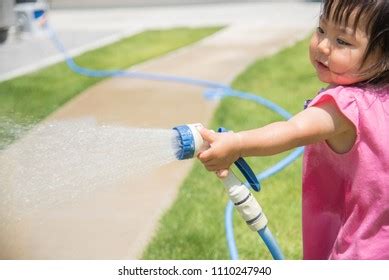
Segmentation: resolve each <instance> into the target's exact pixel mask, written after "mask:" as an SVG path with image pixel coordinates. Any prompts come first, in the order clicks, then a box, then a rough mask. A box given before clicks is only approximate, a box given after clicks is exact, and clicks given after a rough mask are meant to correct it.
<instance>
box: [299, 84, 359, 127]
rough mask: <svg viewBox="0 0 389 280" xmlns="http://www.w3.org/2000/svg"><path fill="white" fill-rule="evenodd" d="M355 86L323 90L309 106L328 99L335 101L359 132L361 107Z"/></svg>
mask: <svg viewBox="0 0 389 280" xmlns="http://www.w3.org/2000/svg"><path fill="white" fill-rule="evenodd" d="M357 90H358V89H356V88H353V87H343V86H338V87H334V88H330V89H326V90H323V91H321V92H320V93H319V94H318V95H317V96H316V97H315V98H314V99H313V100H312V101H310V102H309V104H308V106H307V107H312V106H317V105H318V104H320V103H323V102H326V101H334V102H335V104H336V106H337V107H338V109H339V111H340V112H342V114H343V115H345V116H346V118H348V119H349V120H350V121H351V122H352V123H353V124H354V126H355V128H356V130H357V134H359V109H358V103H357V101H356V97H355V96H356V95H355V91H357Z"/></svg>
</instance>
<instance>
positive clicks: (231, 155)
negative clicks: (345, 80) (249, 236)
mask: <svg viewBox="0 0 389 280" xmlns="http://www.w3.org/2000/svg"><path fill="white" fill-rule="evenodd" d="M349 131H351V132H352V131H354V133H355V128H354V126H353V124H352V123H351V121H350V120H348V119H347V118H346V117H345V116H344V115H343V114H342V113H341V112H340V111H339V109H338V108H337V106H336V104H335V103H334V101H333V100H331V99H330V100H327V101H325V102H323V103H320V104H317V105H316V106H313V107H309V108H307V109H305V110H304V111H302V112H300V113H298V114H297V115H295V116H294V117H293V118H291V119H289V120H288V121H281V122H275V123H271V124H269V125H266V126H264V127H261V128H257V129H253V130H247V131H241V132H238V133H232V132H230V133H219V134H218V133H214V132H212V131H209V130H206V129H203V130H202V131H200V132H201V134H202V136H203V137H204V139H205V140H206V141H208V142H209V143H210V148H209V149H208V150H206V151H204V152H202V153H201V154H200V155H199V156H198V158H199V159H200V160H201V161H202V162H203V164H204V165H205V167H206V168H207V169H208V170H209V171H218V170H223V169H228V168H229V167H230V166H231V164H232V163H233V162H234V161H235V160H236V159H238V158H239V157H240V156H243V157H247V156H268V155H274V154H278V153H281V152H284V151H287V150H290V149H292V148H295V147H299V146H304V145H308V144H312V143H316V142H319V141H322V140H328V139H331V138H334V137H336V136H338V135H341V134H342V133H346V132H349Z"/></svg>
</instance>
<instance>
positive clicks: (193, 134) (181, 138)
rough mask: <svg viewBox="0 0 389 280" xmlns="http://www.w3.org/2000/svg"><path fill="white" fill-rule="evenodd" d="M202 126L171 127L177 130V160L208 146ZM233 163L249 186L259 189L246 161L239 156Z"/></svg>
mask: <svg viewBox="0 0 389 280" xmlns="http://www.w3.org/2000/svg"><path fill="white" fill-rule="evenodd" d="M202 127H203V125H202V124H200V123H196V124H186V125H180V126H176V127H174V128H173V130H176V131H177V132H178V135H177V142H178V146H179V147H178V151H177V153H176V157H177V159H178V160H184V159H189V158H193V157H196V156H197V155H198V154H199V153H200V152H201V151H204V150H206V149H207V148H208V147H209V145H208V143H207V142H206V141H204V139H203V138H202V137H201V134H200V132H199V130H200V129H201V128H202ZM227 131H228V130H227V129H225V128H223V127H221V128H219V129H218V132H219V133H222V132H227ZM234 164H235V165H236V167H238V169H239V170H240V172H242V174H243V176H244V177H245V178H246V180H247V182H248V183H249V185H250V187H252V188H253V189H254V190H255V191H259V190H260V188H261V186H260V184H259V181H258V179H257V177H256V176H255V174H254V172H253V170H252V169H251V167H250V166H249V165H248V164H247V162H246V161H245V160H244V159H243V158H239V159H238V160H237V161H235V162H234Z"/></svg>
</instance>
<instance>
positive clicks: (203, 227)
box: [143, 40, 323, 259]
mask: <svg viewBox="0 0 389 280" xmlns="http://www.w3.org/2000/svg"><path fill="white" fill-rule="evenodd" d="M322 86H323V85H322V84H321V83H320V82H319V81H318V80H317V78H316V75H315V74H314V71H313V68H312V66H311V65H310V63H309V59H308V40H304V41H301V42H299V43H297V44H296V45H295V46H293V47H290V48H287V49H285V50H283V51H281V52H279V53H278V54H275V55H274V56H272V57H270V58H265V59H263V60H260V61H258V62H256V63H254V64H253V65H252V66H250V67H249V68H248V69H247V70H246V71H245V72H244V73H242V74H241V75H240V76H239V77H237V79H236V80H235V81H234V83H233V87H234V88H236V89H239V90H243V91H248V92H252V93H256V94H258V95H261V96H263V97H265V98H268V99H270V100H272V101H273V102H275V103H278V104H279V105H281V106H282V107H284V108H285V109H287V110H288V111H289V112H291V113H297V112H298V111H300V110H302V108H303V104H304V100H305V99H307V98H310V97H312V96H314V95H315V94H316V92H317V91H318V90H319V89H320V88H321V87H322ZM280 119H281V118H280V117H279V116H278V115H276V114H275V113H273V112H271V111H269V110H267V109H265V108H263V107H261V106H258V105H257V104H255V103H252V102H248V101H242V100H238V99H234V98H228V99H224V100H222V102H221V104H220V106H219V107H218V110H217V112H216V114H215V116H214V118H213V120H212V124H211V127H212V128H213V129H217V128H218V127H219V126H224V127H227V128H229V129H233V130H243V129H251V128H257V127H260V126H263V125H265V124H267V123H269V122H273V121H277V120H280ZM285 155H287V153H284V154H281V155H277V156H272V157H263V158H249V164H251V166H252V167H253V169H254V170H255V171H256V173H258V172H260V171H263V170H265V169H266V168H267V167H269V166H270V165H272V164H274V163H276V162H277V161H278V160H279V159H281V158H282V157H284V156H285ZM301 172H302V171H301V158H300V159H299V160H298V161H297V162H295V163H294V164H293V165H292V166H289V167H288V168H286V169H285V170H284V171H283V172H281V173H278V174H276V175H275V176H273V177H271V178H269V179H266V180H264V181H263V182H262V191H261V192H260V193H259V194H256V197H257V198H258V200H259V201H260V203H261V205H262V208H263V209H264V212H265V213H266V215H267V217H268V219H269V227H270V229H271V231H272V232H273V235H275V237H276V238H277V240H278V242H279V244H280V246H281V248H282V249H283V252H284V254H285V256H286V258H288V259H301V258H302V244H301ZM226 202H227V197H226V195H225V193H224V189H223V186H222V184H221V182H220V181H219V180H218V179H217V178H216V176H215V175H214V174H213V173H209V172H207V171H206V170H205V169H204V168H203V166H202V165H201V164H200V163H199V162H197V161H196V162H195V164H194V167H193V169H192V170H191V172H190V174H189V175H188V177H187V178H186V179H185V181H184V183H183V185H182V186H181V188H180V192H179V195H178V197H177V200H176V201H175V203H174V205H173V206H172V207H171V208H170V209H169V210H168V211H167V213H165V215H164V216H163V217H162V219H161V221H160V225H159V228H158V231H157V232H156V234H155V237H154V239H153V240H152V241H151V242H150V244H149V246H148V248H147V249H146V250H145V252H144V255H143V258H144V259H229V254H228V249H227V245H226V238H225V231H224V208H225V205H226ZM234 225H235V227H234V230H235V239H236V242H237V246H238V251H239V255H240V258H241V259H271V255H270V254H269V253H268V252H267V249H266V247H265V246H264V244H263V242H262V241H261V240H260V239H259V236H258V235H257V234H256V233H254V232H252V231H250V230H249V228H248V227H247V226H246V225H245V224H244V222H242V220H241V219H240V217H239V216H238V214H237V213H235V214H234Z"/></svg>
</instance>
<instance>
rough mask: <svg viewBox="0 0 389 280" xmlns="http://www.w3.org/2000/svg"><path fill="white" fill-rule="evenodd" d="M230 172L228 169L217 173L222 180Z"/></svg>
mask: <svg viewBox="0 0 389 280" xmlns="http://www.w3.org/2000/svg"><path fill="white" fill-rule="evenodd" d="M228 171H229V170H228V169H221V170H218V171H216V175H217V177H219V178H220V179H224V178H226V177H227V176H228Z"/></svg>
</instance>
